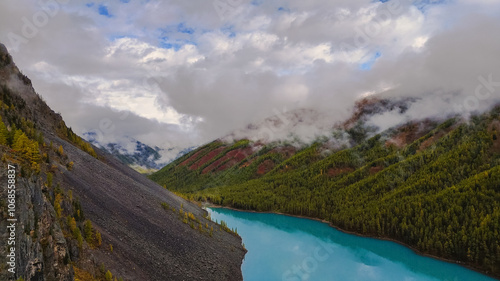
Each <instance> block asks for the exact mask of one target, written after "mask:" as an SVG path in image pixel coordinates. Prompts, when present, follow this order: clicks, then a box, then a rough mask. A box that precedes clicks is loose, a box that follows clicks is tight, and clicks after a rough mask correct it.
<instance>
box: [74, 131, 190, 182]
mask: <svg viewBox="0 0 500 281" xmlns="http://www.w3.org/2000/svg"><path fill="white" fill-rule="evenodd" d="M83 138H84V139H85V140H87V141H88V142H90V143H91V144H93V145H95V146H97V147H99V148H101V149H103V150H105V151H107V152H109V153H110V154H112V155H113V156H115V157H117V158H118V159H119V160H120V161H122V162H123V163H124V164H126V165H128V166H130V167H131V168H133V169H135V170H137V171H138V172H141V173H152V172H155V171H157V170H159V169H161V168H163V167H164V166H165V165H167V164H168V163H170V162H172V161H173V160H175V159H177V158H179V157H181V156H182V155H184V154H186V153H188V152H189V151H191V150H193V149H194V147H188V148H185V149H180V148H175V147H170V148H159V147H157V146H156V147H154V148H153V147H151V146H149V145H147V144H145V143H142V142H140V141H138V140H135V139H133V138H131V137H123V138H120V139H119V140H117V141H116V142H107V143H106V142H99V141H98V136H97V134H96V133H94V132H87V133H84V134H83Z"/></svg>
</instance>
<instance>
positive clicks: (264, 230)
mask: <svg viewBox="0 0 500 281" xmlns="http://www.w3.org/2000/svg"><path fill="white" fill-rule="evenodd" d="M208 211H209V212H210V213H211V216H212V220H214V221H215V220H217V221H219V222H220V221H221V220H224V221H225V222H227V224H228V226H229V227H230V228H237V230H238V234H239V235H240V236H241V237H242V238H243V243H244V244H245V247H246V248H247V250H248V253H247V254H246V256H245V260H244V261H243V265H242V272H243V278H244V281H281V280H283V281H303V280H310V281H354V280H356V281H371V280H380V281H431V280H432V281H437V280H447V281H462V280H464V281H465V280H470V281H483V280H484V281H495V280H496V279H493V278H490V277H488V276H485V275H482V274H480V273H477V272H475V271H472V270H469V269H467V268H465V267H461V266H459V265H456V264H452V263H447V262H442V261H439V260H436V259H432V258H428V257H423V256H420V255H417V254H416V253H414V252H413V251H412V250H410V249H409V248H406V247H404V246H401V245H399V244H397V243H394V242H390V241H382V240H377V239H373V238H365V237H359V236H356V235H351V234H346V233H343V232H340V231H338V230H336V229H334V228H332V227H330V226H328V225H327V224H324V223H321V222H318V221H314V220H308V219H303V218H295V217H290V216H284V215H276V214H260V213H248V212H239V211H233V210H228V209H220V208H210V209H208Z"/></svg>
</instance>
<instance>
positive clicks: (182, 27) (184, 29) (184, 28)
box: [177, 22, 194, 34]
mask: <svg viewBox="0 0 500 281" xmlns="http://www.w3.org/2000/svg"><path fill="white" fill-rule="evenodd" d="M177 31H178V32H180V33H186V34H193V33H194V29H193V28H190V27H187V26H186V25H185V24H184V23H183V22H181V23H179V25H177Z"/></svg>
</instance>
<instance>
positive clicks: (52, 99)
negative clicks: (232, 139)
mask: <svg viewBox="0 0 500 281" xmlns="http://www.w3.org/2000/svg"><path fill="white" fill-rule="evenodd" d="M76 2H78V3H73V2H70V1H63V0H59V1H56V0H44V1H39V2H38V3H37V4H34V2H33V1H29V0H19V1H14V0H6V1H2V2H1V3H0V11H1V12H0V15H1V16H0V41H1V42H3V43H4V44H6V45H7V47H8V48H9V49H10V51H11V52H12V53H13V56H14V59H15V61H16V62H17V64H18V66H19V67H20V68H21V70H22V71H23V72H24V73H25V74H27V75H28V76H29V77H30V78H31V79H32V80H33V84H34V86H35V89H37V91H38V92H39V93H40V94H41V95H42V96H43V97H44V98H45V99H46V100H47V102H48V103H49V105H50V106H51V107H52V108H54V109H55V110H56V111H59V112H61V113H62V115H63V117H64V118H65V119H66V120H67V122H68V123H69V124H70V125H71V126H72V127H73V128H74V129H75V131H76V132H78V133H80V134H81V133H83V132H86V131H98V132H101V135H102V137H103V139H106V140H108V141H110V140H112V139H113V138H117V137H120V136H130V137H133V138H136V139H139V140H141V141H143V142H145V143H148V144H150V145H158V146H163V147H165V146H166V145H167V146H178V147H188V146H192V145H196V144H201V143H203V142H207V141H210V140H211V139H214V138H217V137H221V136H223V135H225V134H227V133H228V132H231V131H232V130H235V129H238V128H242V127H245V126H246V125H247V124H248V123H250V122H259V121H260V120H262V119H264V118H266V117H268V116H271V115H275V114H276V113H283V112H284V111H288V110H293V109H299V108H308V109H314V110H316V111H318V112H321V113H322V114H326V116H327V117H325V118H323V121H324V120H328V122H330V121H331V123H332V124H333V123H335V122H337V121H340V120H342V119H344V118H346V117H347V116H349V114H350V113H351V110H352V106H353V104H354V102H355V101H356V100H357V99H359V98H360V97H363V96H367V95H373V94H380V93H384V95H392V96H397V97H418V98H420V100H419V101H418V102H417V103H416V104H415V105H414V106H413V107H412V108H410V110H409V111H408V112H407V113H406V115H405V116H400V115H397V114H394V113H387V114H386V115H383V116H377V117H376V118H374V119H373V120H372V122H373V123H374V124H375V125H377V126H379V127H381V128H384V127H387V126H389V125H393V124H397V123H398V122H403V121H404V120H407V119H413V118H425V117H430V116H444V115H447V114H452V113H460V114H469V113H470V112H473V111H477V110H484V109H486V108H488V107H489V106H491V104H493V103H495V102H498V101H499V100H500V98H499V97H500V95H499V94H498V93H499V92H500V85H499V83H498V82H500V67H499V65H500V55H499V53H498V50H500V37H499V36H498V35H497V34H498V31H499V30H500V16H498V15H500V3H499V2H498V1H491V0H482V1H468V0H455V1H451V0H450V1H446V0H441V1H428V0H425V1H424V0H422V1H403V0H390V1H384V2H385V3H382V2H374V1H371V0H369V1H364V0H363V1H361V0H350V1H347V0H338V1H327V0H311V1H299V0H290V1H284V0H283V1H281V0H272V1H246V0H238V1H236V0H231V1H229V0H215V1H213V2H212V1H201V0H200V1H179V0H169V1H154V0H150V1H145V0H143V1H134V0H131V1H94V2H91V3H90V2H89V3H84V2H81V1H76ZM497 81H498V82H497ZM318 123H321V126H322V127H323V126H324V123H325V122H318ZM316 131H317V130H311V131H308V130H305V131H301V132H303V133H302V134H309V133H310V132H316ZM299 133H300V132H299ZM307 137H308V138H306V139H309V138H310V136H307Z"/></svg>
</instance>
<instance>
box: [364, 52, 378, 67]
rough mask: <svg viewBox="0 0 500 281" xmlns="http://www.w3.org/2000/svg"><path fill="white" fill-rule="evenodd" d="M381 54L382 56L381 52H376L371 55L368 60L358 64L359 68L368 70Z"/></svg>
mask: <svg viewBox="0 0 500 281" xmlns="http://www.w3.org/2000/svg"><path fill="white" fill-rule="evenodd" d="M381 56H382V53H380V52H376V53H375V55H373V57H371V58H370V59H369V60H368V61H366V62H364V63H362V64H361V65H360V66H359V69H361V70H370V69H372V67H373V65H374V64H375V62H376V61H377V59H378V58H380V57H381Z"/></svg>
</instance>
